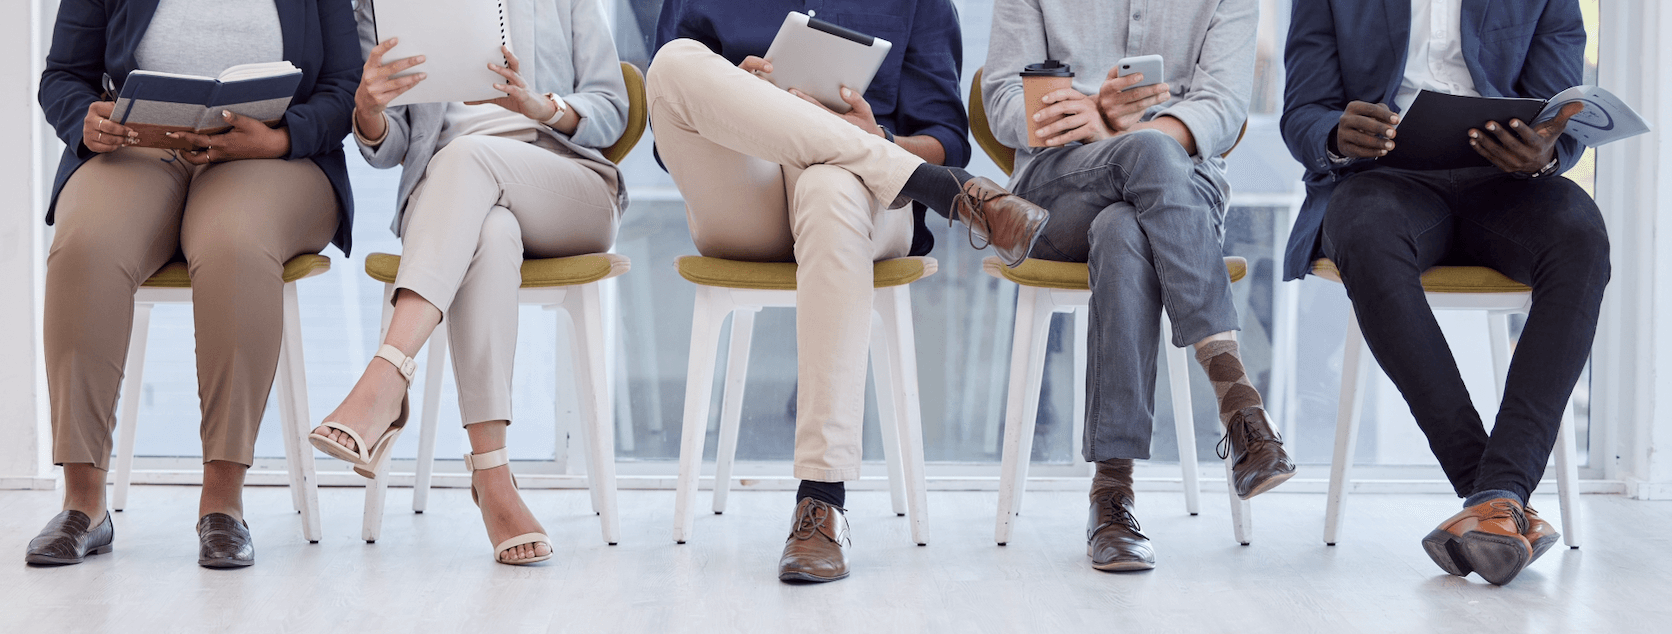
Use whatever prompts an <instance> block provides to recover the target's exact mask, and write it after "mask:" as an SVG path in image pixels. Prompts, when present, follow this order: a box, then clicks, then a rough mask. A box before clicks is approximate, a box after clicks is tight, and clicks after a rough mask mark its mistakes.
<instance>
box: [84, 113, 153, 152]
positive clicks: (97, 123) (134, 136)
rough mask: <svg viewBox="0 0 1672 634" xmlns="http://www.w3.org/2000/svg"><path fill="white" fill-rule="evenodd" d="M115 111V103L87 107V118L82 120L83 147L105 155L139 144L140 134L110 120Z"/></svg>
mask: <svg viewBox="0 0 1672 634" xmlns="http://www.w3.org/2000/svg"><path fill="white" fill-rule="evenodd" d="M115 110H116V102H114V101H95V102H93V103H92V105H89V106H87V117H86V118H85V119H82V120H81V143H82V145H85V146H87V149H89V150H92V151H94V152H98V153H100V154H103V153H105V152H114V151H116V150H117V149H118V148H124V147H127V146H130V145H133V144H135V143H138V142H139V133H138V132H134V131H133V130H129V129H128V126H125V125H122V124H120V123H117V122H115V121H111V120H110V113H111V112H113V111H115Z"/></svg>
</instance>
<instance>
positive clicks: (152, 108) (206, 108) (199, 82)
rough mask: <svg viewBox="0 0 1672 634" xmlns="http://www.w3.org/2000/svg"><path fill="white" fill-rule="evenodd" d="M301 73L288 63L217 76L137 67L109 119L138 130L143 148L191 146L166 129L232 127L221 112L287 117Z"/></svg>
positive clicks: (212, 130)
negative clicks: (183, 73) (173, 136)
mask: <svg viewBox="0 0 1672 634" xmlns="http://www.w3.org/2000/svg"><path fill="white" fill-rule="evenodd" d="M301 81H302V71H301V70H300V69H298V68H296V67H295V66H294V65H292V64H291V63H290V62H284V61H280V62H266V63H261V64H240V65H238V66H233V67H231V68H228V69H226V70H225V71H223V72H222V73H221V74H220V76H218V77H200V76H197V75H179V74H175V73H159V72H156V71H149V70H136V71H133V72H131V73H128V79H127V81H125V82H123V84H122V93H121V94H120V95H118V96H117V97H116V107H115V109H114V110H113V111H112V112H111V115H110V119H111V120H112V121H115V122H117V123H120V124H122V125H125V126H128V127H129V128H131V129H133V131H134V132H138V133H139V145H141V146H144V147H157V148H170V149H191V147H192V145H191V144H190V143H187V142H186V141H184V140H181V139H171V138H168V137H166V136H163V135H164V134H165V133H168V132H196V133H198V134H216V133H219V132H222V131H224V130H226V129H228V128H230V127H232V126H231V125H230V124H228V123H227V122H226V119H223V118H221V111H222V110H231V111H233V112H235V113H237V114H240V115H243V116H246V117H249V118H251V119H256V120H258V121H261V122H262V123H266V124H267V125H273V124H275V123H278V122H279V120H280V119H283V118H284V112H285V109H287V108H289V107H290V99H291V96H293V95H295V94H296V85H297V84H298V83H300V82H301Z"/></svg>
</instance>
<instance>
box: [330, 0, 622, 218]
mask: <svg viewBox="0 0 1672 634" xmlns="http://www.w3.org/2000/svg"><path fill="white" fill-rule="evenodd" d="M598 2H599V0H506V3H507V4H508V5H509V13H510V18H511V20H510V22H511V49H512V50H513V51H516V53H517V57H518V59H520V60H522V75H523V78H524V79H526V80H528V82H529V85H530V88H532V89H533V91H534V92H535V93H547V92H551V93H556V94H557V95H559V96H562V97H563V101H564V102H566V103H568V104H569V107H570V108H574V109H575V111H576V112H577V113H578V114H580V115H581V122H580V125H579V126H578V127H576V128H575V133H574V134H573V135H568V134H563V133H561V132H558V131H556V130H553V129H550V128H547V127H545V126H540V128H541V132H543V133H544V134H546V135H547V136H549V137H551V138H552V139H553V140H555V141H556V142H557V143H558V144H559V145H561V146H563V147H564V148H567V149H569V150H571V151H573V152H574V153H575V154H578V155H580V156H581V157H582V158H584V159H587V162H588V165H587V167H590V168H592V169H593V170H595V171H598V172H599V173H600V175H601V176H603V177H604V181H605V182H607V183H612V184H613V185H614V186H615V188H616V205H617V207H616V208H617V209H619V210H625V209H627V186H626V184H625V183H622V182H621V171H620V170H618V169H616V167H615V164H613V163H611V162H610V161H609V159H606V158H604V155H603V153H601V152H599V150H600V149H601V148H607V147H609V146H610V145H612V144H614V143H615V142H616V140H617V139H619V138H621V132H622V131H623V130H625V129H626V127H627V108H628V103H627V102H628V98H627V83H626V82H625V81H624V80H622V78H621V60H620V58H619V57H617V56H616V53H615V42H614V41H613V40H611V38H610V27H609V24H608V23H606V22H605V20H604V14H603V12H602V11H601V9H600V7H599V5H598ZM356 4H357V5H358V6H356V7H355V20H356V21H357V22H359V28H360V52H361V55H362V56H364V55H366V54H367V53H369V52H370V51H371V49H372V48H373V47H375V46H377V42H376V34H375V31H374V29H373V28H372V11H371V6H370V3H368V2H364V1H361V2H357V3H356ZM446 108H447V104H442V103H424V104H412V105H410V106H394V107H391V108H389V109H388V111H387V112H388V114H389V131H388V133H387V135H386V136H385V137H384V138H383V143H382V144H380V145H378V146H377V147H376V148H371V147H367V146H366V144H364V143H359V145H360V155H361V156H364V157H366V162H367V163H370V164H371V165H372V167H376V168H379V169H387V168H391V167H394V166H396V165H403V166H405V168H404V170H403V171H402V172H401V186H400V190H399V194H398V195H397V196H396V197H395V219H394V223H393V224H392V225H390V227H389V228H390V229H391V230H393V231H394V232H395V235H400V233H401V219H402V217H403V216H405V214H406V201H407V197H408V196H410V195H411V194H412V190H413V189H414V188H416V187H417V186H418V181H420V180H423V178H424V170H425V168H426V167H428V166H429V163H430V157H432V156H435V153H436V152H437V151H439V150H440V149H441V148H439V147H436V141H437V140H438V139H439V138H440V136H441V126H442V123H443V114H444V113H445V111H446ZM356 142H357V143H358V141H356Z"/></svg>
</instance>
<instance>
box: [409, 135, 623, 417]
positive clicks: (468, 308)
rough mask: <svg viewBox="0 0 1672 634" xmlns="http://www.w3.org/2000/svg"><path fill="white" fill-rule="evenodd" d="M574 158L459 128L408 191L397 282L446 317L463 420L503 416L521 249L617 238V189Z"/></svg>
mask: <svg viewBox="0 0 1672 634" xmlns="http://www.w3.org/2000/svg"><path fill="white" fill-rule="evenodd" d="M581 160H584V159H577V158H574V157H571V156H567V155H564V154H560V153H558V152H555V151H553V150H549V149H545V148H542V147H539V146H536V145H534V144H530V143H524V142H522V141H517V140H514V139H507V138H501V137H496V136H479V135H469V136H462V137H459V138H457V139H454V140H453V141H451V142H449V143H448V144H447V145H446V146H445V147H443V148H441V150H440V151H437V152H436V153H435V158H433V159H431V160H430V164H429V168H428V170H427V171H426V172H425V175H424V180H423V181H421V182H420V183H419V184H418V187H417V188H416V189H415V190H414V191H413V193H412V196H411V197H410V198H409V199H408V202H407V209H406V217H405V219H404V220H403V222H404V227H403V228H402V231H401V243H402V247H401V270H400V273H399V274H398V275H397V276H396V277H395V287H396V288H397V289H407V290H409V291H412V292H414V293H417V294H418V295H419V296H421V297H423V298H424V299H425V300H427V301H429V302H430V303H431V304H434V305H435V306H436V307H437V308H439V309H441V311H442V313H443V314H444V315H445V316H446V319H447V336H448V338H449V340H450V341H451V344H452V355H453V375H454V377H455V378H456V379H457V381H458V388H459V416H460V417H461V420H463V421H464V424H466V425H470V424H472V423H480V422H485V421H495V420H504V421H509V420H511V367H512V363H513V360H514V357H515V356H516V351H517V289H518V288H520V287H521V286H522V262H523V257H524V254H526V255H527V256H529V257H535V258H555V257H565V256H571V255H582V254H586V253H601V252H604V251H608V250H609V248H610V245H611V244H613V243H614V242H615V232H616V229H617V227H618V226H619V222H620V210H618V209H616V206H615V195H614V194H613V193H611V192H610V191H609V187H608V185H606V184H605V183H604V179H603V177H601V176H599V175H598V173H597V172H594V171H592V170H591V169H588V168H587V167H586V166H584V165H582V164H581V163H580V161H581Z"/></svg>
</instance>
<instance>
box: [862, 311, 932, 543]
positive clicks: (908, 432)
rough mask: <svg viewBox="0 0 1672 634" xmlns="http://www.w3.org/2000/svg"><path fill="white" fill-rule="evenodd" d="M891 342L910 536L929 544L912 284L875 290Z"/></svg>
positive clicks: (897, 436)
mask: <svg viewBox="0 0 1672 634" xmlns="http://www.w3.org/2000/svg"><path fill="white" fill-rule="evenodd" d="M876 297H877V299H876V300H875V302H874V304H873V306H874V309H876V310H878V311H879V313H880V314H881V315H882V327H883V331H884V333H885V338H886V339H887V343H888V365H889V373H890V374H891V375H892V378H893V379H894V381H893V382H894V386H895V387H894V390H895V391H894V412H895V414H894V417H895V422H896V425H895V432H896V433H895V436H896V438H898V439H899V445H900V451H899V456H900V476H901V479H902V480H904V481H905V488H906V513H907V514H908V516H909V518H910V522H911V538H912V541H913V542H916V543H917V545H919V546H927V545H928V544H929V480H928V477H927V474H926V473H925V472H924V466H923V403H922V400H921V396H920V395H919V393H918V390H917V332H916V328H914V327H913V325H912V312H911V288H910V287H908V286H895V287H892V288H889V289H885V290H884V292H882V293H877V294H876Z"/></svg>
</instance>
